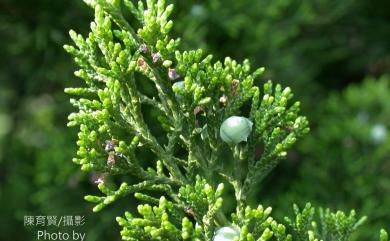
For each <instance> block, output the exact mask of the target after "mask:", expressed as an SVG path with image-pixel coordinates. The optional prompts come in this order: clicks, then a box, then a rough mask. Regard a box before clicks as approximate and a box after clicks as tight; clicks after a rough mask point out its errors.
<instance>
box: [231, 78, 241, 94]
mask: <svg viewBox="0 0 390 241" xmlns="http://www.w3.org/2000/svg"><path fill="white" fill-rule="evenodd" d="M239 83H240V81H238V80H236V79H234V80H232V86H231V91H232V96H235V95H236V94H237V89H238V85H239Z"/></svg>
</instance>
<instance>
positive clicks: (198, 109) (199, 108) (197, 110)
mask: <svg viewBox="0 0 390 241" xmlns="http://www.w3.org/2000/svg"><path fill="white" fill-rule="evenodd" d="M203 112H204V106H201V105H200V106H197V107H195V109H194V115H198V114H201V113H203Z"/></svg>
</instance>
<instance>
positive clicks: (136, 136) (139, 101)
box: [65, 0, 384, 241]
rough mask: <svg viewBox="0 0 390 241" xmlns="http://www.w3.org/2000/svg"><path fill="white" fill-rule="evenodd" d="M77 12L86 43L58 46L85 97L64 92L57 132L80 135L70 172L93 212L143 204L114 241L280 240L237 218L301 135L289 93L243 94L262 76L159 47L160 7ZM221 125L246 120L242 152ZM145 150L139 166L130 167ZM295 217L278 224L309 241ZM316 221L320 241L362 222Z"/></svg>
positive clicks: (263, 213) (169, 45)
mask: <svg viewBox="0 0 390 241" xmlns="http://www.w3.org/2000/svg"><path fill="white" fill-rule="evenodd" d="M86 2H87V4H89V5H90V6H91V7H93V8H94V9H95V21H94V22H92V23H91V30H92V31H91V32H90V33H89V35H88V37H87V38H84V37H82V35H79V34H76V33H75V32H74V31H71V32H70V35H71V37H72V39H73V41H74V42H75V44H76V46H77V48H75V47H73V46H69V45H66V46H65V49H66V51H68V52H69V53H71V54H72V55H73V56H74V57H75V62H76V63H77V64H78V65H79V67H80V69H79V70H78V71H76V72H75V74H76V76H78V77H80V78H82V79H83V80H84V81H85V84H86V85H85V86H84V87H77V88H67V89H66V90H65V91H66V92H67V93H69V94H72V95H75V96H78V99H71V103H72V104H73V105H74V106H75V107H77V108H78V109H79V111H78V112H76V113H72V114H71V115H70V116H69V123H68V125H69V126H80V132H79V135H78V136H79V140H78V142H77V145H78V146H79V150H78V152H77V157H76V158H74V160H73V161H74V162H75V163H77V164H79V165H81V169H82V170H84V171H91V170H94V171H98V172H100V173H102V178H101V180H100V184H99V185H98V187H99V189H100V191H101V192H102V193H103V194H104V196H86V197H85V199H86V200H87V201H90V202H93V203H97V205H96V206H95V208H94V211H95V212H97V211H100V210H101V209H102V208H104V207H105V206H107V205H109V204H112V203H113V202H115V201H116V200H117V199H118V198H123V197H126V196H128V195H130V194H134V196H135V197H136V198H137V199H140V200H141V202H143V203H145V204H141V205H139V206H138V213H139V214H140V215H141V218H137V217H135V216H133V215H132V214H130V213H126V215H125V216H126V218H117V220H118V222H119V224H120V225H121V226H122V227H123V231H122V233H121V234H122V237H123V239H125V240H188V239H190V240H211V239H213V237H214V235H215V232H216V231H217V227H227V226H237V228H238V230H240V231H239V232H240V237H239V238H238V237H237V238H236V240H237V239H238V240H242V241H244V240H249V241H250V240H269V239H271V238H275V239H276V240H291V238H292V237H293V236H291V235H288V234H286V233H285V227H284V226H283V225H282V224H278V223H277V222H276V221H274V220H273V218H272V217H269V214H270V211H271V209H270V208H267V209H265V210H264V209H263V208H262V206H259V207H258V208H257V209H251V208H250V207H248V206H247V203H248V196H249V194H250V193H251V192H252V191H253V189H254V187H255V186H256V185H257V184H258V183H259V182H260V181H262V180H263V178H264V177H265V176H267V175H268V174H269V172H270V171H271V170H272V169H274V168H275V167H276V165H277V164H278V162H279V161H280V160H281V159H283V158H285V157H286V155H287V150H288V149H289V148H290V147H291V146H292V145H293V144H294V143H295V142H296V140H297V138H299V137H301V136H302V135H304V134H306V133H307V132H308V130H309V128H308V122H307V120H306V118H305V117H304V116H300V115H299V106H300V103H299V102H295V103H292V104H291V103H289V101H290V100H291V98H292V93H291V90H290V88H288V87H287V88H284V89H282V87H281V85H279V84H277V85H273V83H272V82H271V81H268V82H266V83H265V84H264V87H263V89H262V90H260V89H259V88H258V87H257V86H254V85H253V84H254V80H255V79H256V78H257V77H258V76H260V75H261V74H262V73H263V71H264V69H263V68H260V69H257V70H255V71H251V67H250V64H249V61H248V60H244V61H243V62H242V63H238V62H236V61H235V60H232V59H230V58H225V61H224V62H223V63H222V62H220V61H217V62H212V56H211V55H207V56H205V55H204V54H203V51H202V50H200V49H199V50H196V51H179V50H178V46H179V43H180V41H179V39H171V38H170V37H169V32H170V31H171V29H172V26H173V22H172V21H171V20H169V19H168V17H169V15H170V14H171V12H172V10H173V5H168V6H165V1H163V0H159V1H152V0H149V1H147V2H146V3H147V4H146V7H145V6H144V5H143V3H142V2H139V3H138V6H135V5H134V4H133V3H132V2H131V1H124V2H123V3H122V1H119V0H113V1H106V0H96V1H94V0H88V1H86ZM128 14H132V16H133V18H135V19H137V20H138V22H139V26H140V27H139V28H138V30H136V29H135V28H136V25H135V24H132V25H130V24H129V23H128V21H127V20H126V18H128ZM179 80H180V81H183V82H180V85H179V84H177V83H178V81H179ZM175 81H176V84H175ZM144 86H148V87H149V88H151V89H152V91H149V92H148V91H145V90H144V89H143V87H144ZM146 106H148V108H151V109H152V110H153V112H154V113H158V114H157V120H158V121H159V126H158V127H157V128H156V127H155V126H153V128H156V129H157V130H158V133H159V135H157V134H156V129H154V130H153V129H152V126H151V124H150V122H148V121H147V116H148V109H147V108H146ZM231 116H247V117H248V119H249V121H250V122H252V123H253V125H254V127H253V131H251V133H250V135H249V137H248V139H247V143H242V142H241V143H235V142H233V143H232V142H228V143H224V142H223V141H221V139H220V138H221V137H220V136H219V133H220V128H221V125H222V123H223V121H224V120H226V119H227V118H228V117H231ZM153 125H156V123H155V122H154V123H153ZM224 128H225V127H224ZM145 147H146V149H147V150H149V151H150V152H151V155H150V156H151V160H144V159H143V158H142V157H141V156H140V155H139V153H140V151H141V149H142V148H145ZM257 150H261V154H256V151H257ZM151 163H155V164H154V165H153V166H155V168H152V167H151V166H152V165H150V164H151ZM229 163H234V165H236V168H234V169H233V170H232V169H231V168H228V167H229ZM129 176H131V177H132V178H131V179H129ZM216 176H217V177H218V178H219V179H221V180H222V183H220V184H219V185H217V183H216V178H215V177H216ZM125 180H127V181H125ZM118 182H119V183H121V184H120V187H119V188H116V183H118ZM223 182H225V183H230V184H231V186H232V187H233V189H234V193H235V201H236V203H237V205H236V210H235V212H233V214H232V220H231V221H230V220H229V219H227V218H226V216H225V213H224V211H223V209H221V207H222V204H223V200H224V199H223V196H222V195H223V193H222V190H223V186H224V185H223ZM148 203H150V204H152V205H155V206H151V205H150V204H148ZM295 215H296V218H295V221H294V222H293V221H291V220H290V221H289V223H290V225H291V226H292V227H293V230H294V231H295V232H296V234H295V235H296V237H297V239H299V240H304V239H305V237H306V233H307V235H308V238H309V240H315V237H316V233H315V232H314V231H313V230H311V229H310V230H309V228H310V227H309V226H310V225H311V226H313V225H314V226H315V224H313V220H312V218H313V215H314V209H312V208H311V207H310V205H308V206H306V208H305V209H304V210H303V211H302V212H300V211H299V209H298V208H297V207H295ZM320 220H321V222H320V225H321V227H322V232H321V233H319V234H318V235H321V236H320V237H321V238H324V239H328V238H329V239H336V240H348V239H349V235H350V234H351V233H352V232H353V231H354V230H355V229H356V228H357V227H358V226H359V225H360V224H361V223H362V222H363V220H364V218H363V219H360V220H356V218H355V214H354V212H351V214H350V215H348V216H347V215H345V214H344V213H343V212H341V211H339V212H337V213H335V214H333V213H331V212H330V211H329V210H326V211H320ZM309 224H310V225H309ZM383 237H384V234H382V238H383Z"/></svg>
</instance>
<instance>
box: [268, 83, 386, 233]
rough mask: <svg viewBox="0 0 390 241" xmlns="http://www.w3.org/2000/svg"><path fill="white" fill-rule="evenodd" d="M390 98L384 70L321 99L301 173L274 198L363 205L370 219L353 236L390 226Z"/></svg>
mask: <svg viewBox="0 0 390 241" xmlns="http://www.w3.org/2000/svg"><path fill="white" fill-rule="evenodd" d="M388 103H390V92H389V78H388V77H387V76H383V77H381V78H378V79H375V78H367V79H366V80H365V81H364V82H363V83H362V84H361V85H355V86H350V87H349V88H347V89H346V90H345V91H344V92H342V93H340V94H337V93H334V94H333V95H332V96H330V98H329V99H328V100H327V101H325V102H324V103H322V104H319V107H318V110H317V115H318V116H319V117H320V118H319V122H318V126H317V127H315V128H313V132H312V133H311V135H310V136H309V137H308V138H306V139H305V140H304V141H303V142H302V143H301V145H300V149H301V150H302V152H303V155H304V159H303V161H302V163H301V165H299V170H298V171H299V176H298V177H297V179H296V180H295V181H293V182H292V183H289V187H290V188H291V189H290V190H289V191H288V192H286V193H284V194H279V195H278V197H276V199H277V200H273V201H272V202H273V203H276V202H277V203H279V204H280V205H279V206H283V209H284V210H287V209H288V204H286V203H285V200H286V199H291V200H299V202H301V203H304V202H305V200H311V201H313V202H315V203H316V204H318V205H327V206H331V207H332V208H334V209H342V210H348V209H356V210H359V212H361V213H362V214H364V215H367V216H368V220H367V223H366V225H363V226H362V227H361V228H359V229H358V233H359V235H356V236H353V237H352V239H353V240H357V237H358V236H359V237H363V239H364V240H371V239H372V237H373V236H374V235H375V233H374V232H373V231H372V230H375V229H376V230H378V229H379V228H381V227H385V228H386V229H389V228H390V226H389V223H390V216H389V213H388V212H387V211H386V210H388V209H389V208H390V206H389V205H390V200H389V195H387V193H388V191H389V190H390V189H389V188H390V185H389V178H388V177H389V168H388V165H389V163H388V160H389V153H390V149H389V148H390V144H389V140H390V139H389V137H388V130H389V129H390V126H389V123H390V119H389V116H390V109H389V105H388ZM313 183H315V185H316V188H313V186H312V184H313ZM271 199H272V198H271Z"/></svg>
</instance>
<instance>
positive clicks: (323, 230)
mask: <svg viewBox="0 0 390 241" xmlns="http://www.w3.org/2000/svg"><path fill="white" fill-rule="evenodd" d="M294 214H295V219H294V220H291V219H290V218H287V217H286V218H285V219H286V221H287V223H288V224H289V226H290V227H291V228H292V229H293V230H294V233H295V236H294V237H296V239H297V240H301V241H305V240H310V241H314V240H317V241H318V240H339V241H342V240H350V236H351V234H352V233H353V232H354V231H355V230H356V229H357V228H358V227H359V226H360V225H362V224H363V223H364V222H365V220H366V217H362V218H360V219H357V218H356V214H355V211H353V210H352V211H351V212H350V214H349V215H346V214H345V213H344V212H342V211H337V212H336V213H332V212H331V211H330V210H329V209H326V210H323V209H322V208H320V209H319V211H318V212H316V210H315V208H314V207H312V206H311V204H310V203H307V204H306V206H305V207H304V209H303V210H302V211H301V210H299V208H298V206H297V205H294ZM317 220H318V221H317Z"/></svg>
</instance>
